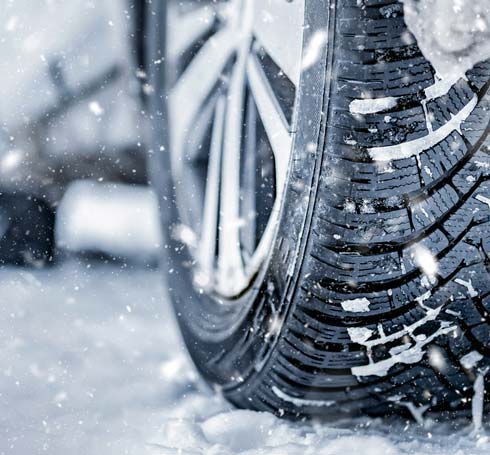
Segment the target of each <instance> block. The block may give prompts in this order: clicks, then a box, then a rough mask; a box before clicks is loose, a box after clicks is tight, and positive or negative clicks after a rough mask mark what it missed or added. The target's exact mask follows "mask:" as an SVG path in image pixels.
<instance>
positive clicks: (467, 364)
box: [459, 351, 483, 370]
mask: <svg viewBox="0 0 490 455" xmlns="http://www.w3.org/2000/svg"><path fill="white" fill-rule="evenodd" d="M481 359H483V356H482V355H481V354H480V353H479V352H478V351H471V352H470V353H469V354H466V355H464V356H463V357H461V359H460V360H459V362H460V363H461V365H463V368H466V369H467V370H471V369H472V368H474V367H476V365H477V364H478V362H479V361H480V360H481Z"/></svg>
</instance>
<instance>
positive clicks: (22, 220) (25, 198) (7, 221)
mask: <svg viewBox="0 0 490 455" xmlns="http://www.w3.org/2000/svg"><path fill="white" fill-rule="evenodd" d="M54 225H55V214H54V211H53V209H52V208H51V207H50V206H49V205H48V204H47V203H46V202H44V201H42V200H39V199H37V198H36V197H34V196H32V195H27V194H8V193H3V194H0V227H1V233H0V265H16V266H32V267H41V266H45V265H49V264H52V263H53V258H54V253H55V251H54V250H55V239H54Z"/></svg>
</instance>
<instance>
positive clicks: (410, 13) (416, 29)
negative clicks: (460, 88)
mask: <svg viewBox="0 0 490 455" xmlns="http://www.w3.org/2000/svg"><path fill="white" fill-rule="evenodd" d="M403 2H404V4H405V20H406V22H407V25H408V27H409V28H410V30H411V32H412V33H413V34H414V35H415V37H416V38H417V42H418V45H419V47H420V49H421V51H422V53H423V54H424V56H425V57H426V58H427V59H428V60H429V61H430V62H431V63H432V65H433V66H434V68H435V70H436V71H437V73H438V74H439V75H440V76H441V78H442V79H448V80H452V81H454V80H457V79H458V78H461V77H464V75H465V74H466V72H467V71H468V70H470V69H471V68H473V66H474V65H475V64H477V63H478V62H482V61H484V60H486V59H488V58H490V3H489V2H488V1H487V0H403Z"/></svg>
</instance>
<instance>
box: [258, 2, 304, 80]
mask: <svg viewBox="0 0 490 455" xmlns="http://www.w3.org/2000/svg"><path fill="white" fill-rule="evenodd" d="M255 8H256V9H255V19H254V34H255V37H256V38H257V40H258V41H259V43H260V44H261V46H262V47H263V48H264V49H265V50H266V51H267V53H268V54H269V55H270V56H271V57H272V59H273V60H274V61H275V62H276V64H277V65H278V66H279V68H281V70H282V71H283V72H284V74H286V76H287V77H288V78H289V80H290V81H291V82H292V83H293V84H294V85H295V86H296V87H298V86H299V78H300V74H301V54H302V49H303V24H304V1H301V0H295V1H292V2H286V1H284V0H260V1H256V2H255Z"/></svg>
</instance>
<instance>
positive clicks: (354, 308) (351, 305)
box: [341, 297, 371, 313]
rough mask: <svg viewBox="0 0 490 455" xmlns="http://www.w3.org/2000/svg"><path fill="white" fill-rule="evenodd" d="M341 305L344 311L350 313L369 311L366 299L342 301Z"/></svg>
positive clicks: (368, 303)
mask: <svg viewBox="0 0 490 455" xmlns="http://www.w3.org/2000/svg"><path fill="white" fill-rule="evenodd" d="M341 305H342V308H343V309H344V310H345V311H350V312H352V313H366V312H368V311H369V305H371V302H370V301H369V300H368V299H367V298H366V297H361V298H358V299H352V300H344V301H343V302H341Z"/></svg>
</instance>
